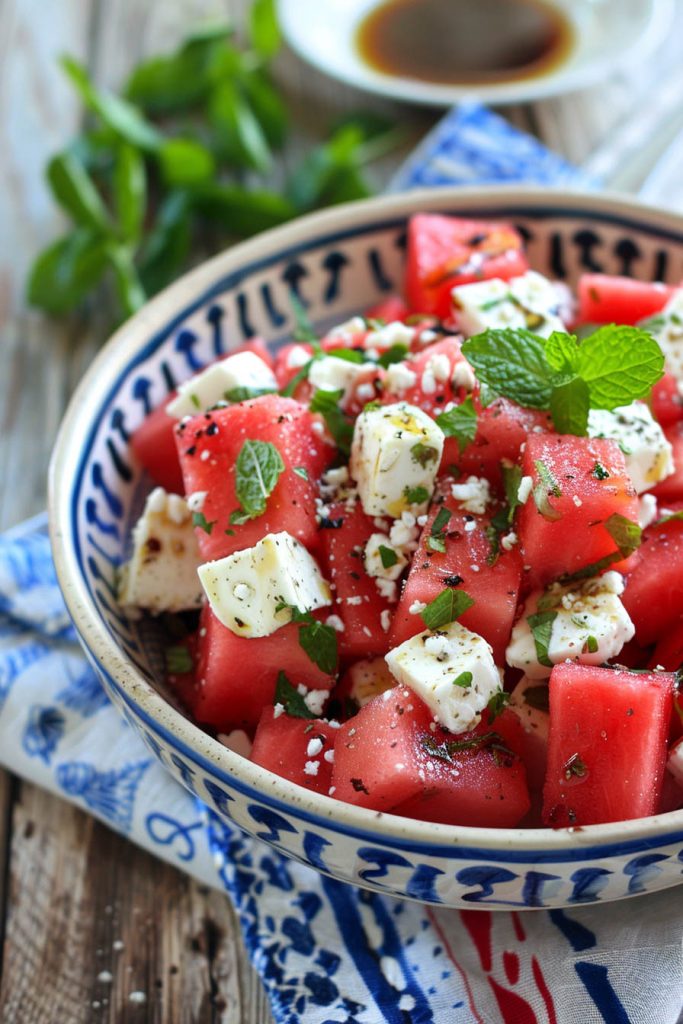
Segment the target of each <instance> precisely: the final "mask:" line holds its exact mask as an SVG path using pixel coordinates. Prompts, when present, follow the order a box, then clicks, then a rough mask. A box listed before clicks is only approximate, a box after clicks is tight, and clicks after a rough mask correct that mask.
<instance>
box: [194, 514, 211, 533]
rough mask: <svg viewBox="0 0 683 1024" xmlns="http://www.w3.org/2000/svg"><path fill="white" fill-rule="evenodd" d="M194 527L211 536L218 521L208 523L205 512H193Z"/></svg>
mask: <svg viewBox="0 0 683 1024" xmlns="http://www.w3.org/2000/svg"><path fill="white" fill-rule="evenodd" d="M192 525H193V526H197V527H198V528H199V529H200V530H203V531H204V533H209V534H210V533H211V531H212V530H213V528H214V526H215V525H216V520H215V519H212V520H211V522H208V520H207V518H206V516H205V515H204V513H203V512H193V513H192Z"/></svg>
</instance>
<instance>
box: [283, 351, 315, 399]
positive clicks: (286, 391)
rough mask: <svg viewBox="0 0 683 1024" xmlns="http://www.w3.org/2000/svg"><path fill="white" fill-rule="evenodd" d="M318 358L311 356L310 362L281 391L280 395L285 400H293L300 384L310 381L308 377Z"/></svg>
mask: <svg viewBox="0 0 683 1024" xmlns="http://www.w3.org/2000/svg"><path fill="white" fill-rule="evenodd" d="M316 358H317V356H311V358H310V359H309V360H308V362H307V363H304V365H303V366H302V367H301V369H300V370H297V372H296V373H295V374H294V376H293V377H292V379H291V380H290V382H289V383H288V384H285V386H284V387H283V388H281V389H280V394H281V395H282V396H283V397H284V398H291V397H292V395H293V394H294V392H295V391H296V389H297V388H298V387H299V384H301V383H302V381H304V380H308V375H309V373H310V371H311V367H312V366H313V363H314V362H315V360H316Z"/></svg>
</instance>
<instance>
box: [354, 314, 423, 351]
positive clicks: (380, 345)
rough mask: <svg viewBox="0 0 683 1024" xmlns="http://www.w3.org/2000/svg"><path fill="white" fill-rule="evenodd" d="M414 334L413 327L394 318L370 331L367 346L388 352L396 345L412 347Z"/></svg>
mask: <svg viewBox="0 0 683 1024" xmlns="http://www.w3.org/2000/svg"><path fill="white" fill-rule="evenodd" d="M414 335H415V329H414V328H413V327H406V325H405V324H404V323H401V321H400V320H393V321H392V322H391V323H390V324H385V325H384V326H383V327H378V328H377V330H375V331H370V332H369V334H368V335H367V337H366V339H365V346H366V348H374V349H377V351H378V352H386V351H387V350H388V349H390V348H392V347H393V346H394V345H405V346H406V348H410V344H411V342H412V340H413V337H414Z"/></svg>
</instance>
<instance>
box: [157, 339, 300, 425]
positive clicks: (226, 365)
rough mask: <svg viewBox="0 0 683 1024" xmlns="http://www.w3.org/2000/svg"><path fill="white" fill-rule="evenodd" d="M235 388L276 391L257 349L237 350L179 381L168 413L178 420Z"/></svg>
mask: <svg viewBox="0 0 683 1024" xmlns="http://www.w3.org/2000/svg"><path fill="white" fill-rule="evenodd" d="M309 358H310V357H309ZM234 388H254V389H256V390H262V391H267V390H271V391H277V381H276V380H275V376H274V374H273V371H272V370H271V369H270V367H269V366H266V364H265V363H264V362H263V360H262V359H259V357H258V356H257V355H256V353H255V352H236V353H235V355H234V356H228V357H227V358H226V359H220V360H219V361H218V362H217V363H211V365H210V366H207V367H206V369H204V370H201V371H200V372H199V373H197V374H195V376H194V377H190V379H189V380H186V381H184V382H183V383H182V384H180V385H179V387H178V395H177V397H176V398H174V399H173V401H172V402H169V403H168V405H167V406H166V412H167V413H168V415H169V416H173V417H175V418H176V419H182V417H183V416H196V415H197V413H198V412H206V410H207V409H210V408H211V406H213V405H215V404H216V402H220V401H223V400H224V399H225V397H226V395H227V394H228V393H229V392H230V391H232V390H233V389H234Z"/></svg>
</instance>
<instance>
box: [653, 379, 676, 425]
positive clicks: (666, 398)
mask: <svg viewBox="0 0 683 1024" xmlns="http://www.w3.org/2000/svg"><path fill="white" fill-rule="evenodd" d="M652 415H653V416H654V418H655V419H656V420H657V422H658V423H661V425H662V426H663V427H670V426H672V425H673V424H674V423H679V422H680V421H681V420H683V398H682V397H681V392H680V391H679V390H678V381H677V380H676V378H675V377H674V375H673V374H672V373H665V374H664V376H663V377H662V379H661V380H658V381H657V383H656V384H655V386H654V387H653V389H652Z"/></svg>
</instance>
